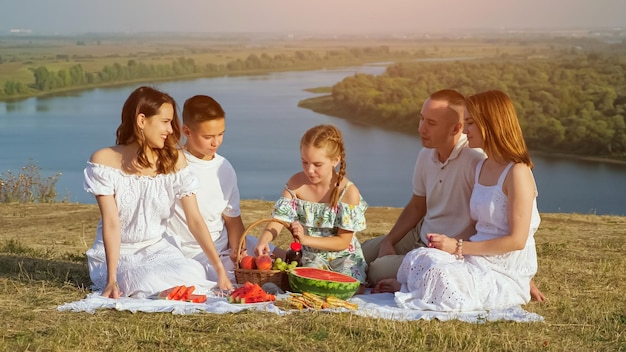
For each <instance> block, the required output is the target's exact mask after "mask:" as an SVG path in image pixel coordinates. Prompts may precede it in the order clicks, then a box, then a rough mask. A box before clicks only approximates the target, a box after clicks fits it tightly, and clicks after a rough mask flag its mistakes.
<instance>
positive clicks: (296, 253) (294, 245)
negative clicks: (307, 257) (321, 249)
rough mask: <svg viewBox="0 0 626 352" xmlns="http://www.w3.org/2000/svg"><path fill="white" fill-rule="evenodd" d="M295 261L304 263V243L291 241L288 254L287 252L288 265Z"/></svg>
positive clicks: (299, 263)
mask: <svg viewBox="0 0 626 352" xmlns="http://www.w3.org/2000/svg"><path fill="white" fill-rule="evenodd" d="M294 261H295V262H297V263H298V266H301V265H302V245H301V244H300V242H291V245H290V246H289V249H288V250H287V254H285V262H287V265H289V264H291V262H294Z"/></svg>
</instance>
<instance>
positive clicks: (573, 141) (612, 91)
mask: <svg viewBox="0 0 626 352" xmlns="http://www.w3.org/2000/svg"><path fill="white" fill-rule="evenodd" d="M442 88H452V89H456V90H458V91H460V92H461V93H463V94H466V95H470V94H473V93H475V92H481V91H485V90H490V89H499V90H502V91H504V92H506V93H508V94H509V95H510V96H511V98H512V99H513V101H514V102H515V105H516V109H517V113H518V116H519V119H520V125H521V126H522V129H523V131H524V136H525V138H526V141H527V144H528V146H529V147H530V148H533V149H538V150H546V151H556V152H567V153H569V152H574V153H577V154H582V155H605V156H618V157H619V156H626V143H624V141H625V140H626V128H625V126H626V122H625V120H624V116H625V115H626V57H624V56H620V55H600V54H595V55H592V56H591V57H590V56H588V55H579V56H575V57H565V56H564V57H560V58H554V59H550V60H519V59H516V58H511V59H508V60H502V59H498V60H497V61H493V60H474V61H453V62H404V63H397V64H394V65H391V66H389V67H388V69H387V71H386V72H385V73H384V74H382V75H380V76H372V75H365V74H357V75H354V76H352V77H347V78H345V79H344V80H342V81H341V82H338V83H337V84H335V85H334V86H333V90H332V97H333V101H334V104H335V105H336V106H337V108H338V109H341V110H351V111H354V117H355V118H356V119H362V120H365V121H367V122H372V121H374V122H375V123H377V124H380V125H389V124H391V125H411V124H415V123H416V116H417V112H418V111H419V109H420V107H421V104H422V103H423V102H424V100H425V99H426V98H427V97H428V95H429V94H430V93H432V92H434V91H436V90H439V89H442Z"/></svg>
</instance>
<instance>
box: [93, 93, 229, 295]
mask: <svg viewBox="0 0 626 352" xmlns="http://www.w3.org/2000/svg"><path fill="white" fill-rule="evenodd" d="M179 139H180V123H179V121H178V116H177V113H176V103H175V101H174V99H173V98H172V97H171V96H169V95H168V94H166V93H163V92H160V91H158V90H156V89H153V88H150V87H140V88H137V89H136V90H135V91H133V92H132V93H131V95H130V96H129V97H128V98H127V100H126V102H125V103H124V107H123V109H122V122H121V124H120V126H119V127H118V129H117V140H116V145H115V146H112V147H108V148H103V149H100V150H98V151H96V152H95V153H93V155H92V156H91V158H90V160H89V162H88V163H87V167H86V168H85V171H84V173H85V181H84V184H85V190H86V191H87V192H89V193H91V194H93V195H94V196H95V197H96V201H97V202H98V206H99V208H100V214H101V220H100V222H99V224H98V227H97V234H96V239H95V241H94V244H93V246H92V247H91V248H90V249H89V250H88V251H87V259H88V263H89V275H90V277H91V280H92V282H93V284H94V287H95V289H97V290H101V291H102V295H103V296H105V297H110V298H119V297H120V296H122V295H125V296H130V297H149V296H152V295H154V294H156V293H158V292H160V291H162V290H165V289H168V288H170V287H172V286H176V285H186V286H190V285H194V286H198V287H201V288H205V289H208V288H209V287H210V286H213V285H215V284H216V283H215V282H212V281H208V280H207V279H206V272H205V270H204V267H203V266H202V264H200V263H199V262H197V261H195V260H193V259H187V258H185V257H184V255H183V253H182V252H181V251H180V250H179V249H178V248H177V247H175V246H174V245H173V244H172V243H170V242H168V241H167V239H166V238H165V237H164V234H165V233H166V226H167V220H168V219H169V218H170V217H171V216H172V212H173V205H174V201H175V199H176V198H179V199H181V202H182V206H183V208H184V210H185V213H186V215H187V219H188V224H189V228H190V229H191V232H192V233H193V235H194V236H195V237H196V239H197V241H198V243H199V244H200V246H201V247H202V249H203V250H204V252H205V253H206V255H207V257H208V258H209V260H210V261H211V262H212V264H213V266H214V268H216V271H217V273H218V281H217V285H218V286H219V288H221V289H232V287H233V286H232V283H231V282H230V280H229V279H228V276H227V275H226V270H225V269H224V266H223V265H222V262H221V261H220V260H219V256H218V254H217V252H216V250H215V247H214V245H213V241H212V240H211V236H210V234H209V231H208V229H207V227H206V224H205V223H204V220H203V219H202V217H201V215H200V212H199V210H198V204H197V202H196V197H195V192H196V189H197V188H198V180H197V179H196V178H195V177H193V176H192V174H191V172H190V171H189V169H188V168H187V164H186V160H185V157H184V156H183V154H182V153H180V152H179V150H178V142H179Z"/></svg>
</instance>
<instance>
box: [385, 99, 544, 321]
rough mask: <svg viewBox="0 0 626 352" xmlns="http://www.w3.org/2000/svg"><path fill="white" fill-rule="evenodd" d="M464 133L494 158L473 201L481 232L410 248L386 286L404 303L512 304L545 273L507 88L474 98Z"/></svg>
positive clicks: (443, 307) (480, 171) (483, 165)
mask: <svg viewBox="0 0 626 352" xmlns="http://www.w3.org/2000/svg"><path fill="white" fill-rule="evenodd" d="M465 115H466V116H465V127H464V132H465V133H466V134H467V137H468V140H469V145H470V147H473V148H483V150H484V151H485V153H486V154H487V159H485V160H483V161H481V162H480V163H479V164H478V165H477V167H476V176H475V185H474V190H473V192H472V196H471V199H470V211H471V216H472V219H473V220H475V221H476V234H474V235H473V236H471V237H470V238H469V241H463V240H456V239H453V238H450V237H447V236H446V235H445V234H428V238H429V247H430V248H418V249H415V250H413V251H411V252H409V253H408V254H407V255H406V257H405V259H404V261H403V263H402V265H401V267H400V269H399V270H398V275H397V280H395V279H388V280H383V281H382V282H380V283H379V284H378V286H377V287H376V288H375V290H376V291H378V292H389V291H391V292H395V291H397V292H395V300H396V303H397V304H398V305H399V306H401V307H404V308H409V309H418V310H431V311H443V312H451V311H454V312H469V311H481V310H492V309H505V308H509V307H514V306H519V305H522V304H526V303H528V302H529V301H530V280H531V279H532V278H533V276H534V275H535V273H536V271H537V254H536V250H535V241H534V237H533V236H534V233H535V232H536V231H537V228H538V226H539V223H540V217H539V212H538V210H537V202H536V196H537V191H536V185H535V181H534V177H533V174H532V171H531V170H532V166H533V164H532V161H531V160H530V156H529V155H528V151H527V149H526V145H525V143H524V139H523V137H522V132H521V129H520V127H519V122H518V120H517V115H516V113H515V110H514V107H513V103H512V102H511V100H510V99H509V97H508V96H507V95H506V94H504V93H503V92H500V91H487V92H483V93H479V94H476V95H473V96H471V97H469V98H468V104H467V111H466V114H465Z"/></svg>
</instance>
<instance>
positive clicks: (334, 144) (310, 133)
mask: <svg viewBox="0 0 626 352" xmlns="http://www.w3.org/2000/svg"><path fill="white" fill-rule="evenodd" d="M303 147H314V148H319V149H324V150H325V151H326V156H327V157H329V158H330V159H334V158H336V157H339V165H340V166H339V171H338V172H337V183H335V185H334V187H333V189H332V191H331V193H330V205H331V206H332V207H335V206H337V202H338V201H339V185H341V181H343V178H344V177H345V175H346V151H345V148H344V145H343V136H342V135H341V131H339V129H337V127H335V126H333V125H318V126H315V127H312V128H310V129H309V130H307V131H306V132H305V133H304V135H303V136H302V139H301V140H300V149H302V148H303Z"/></svg>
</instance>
